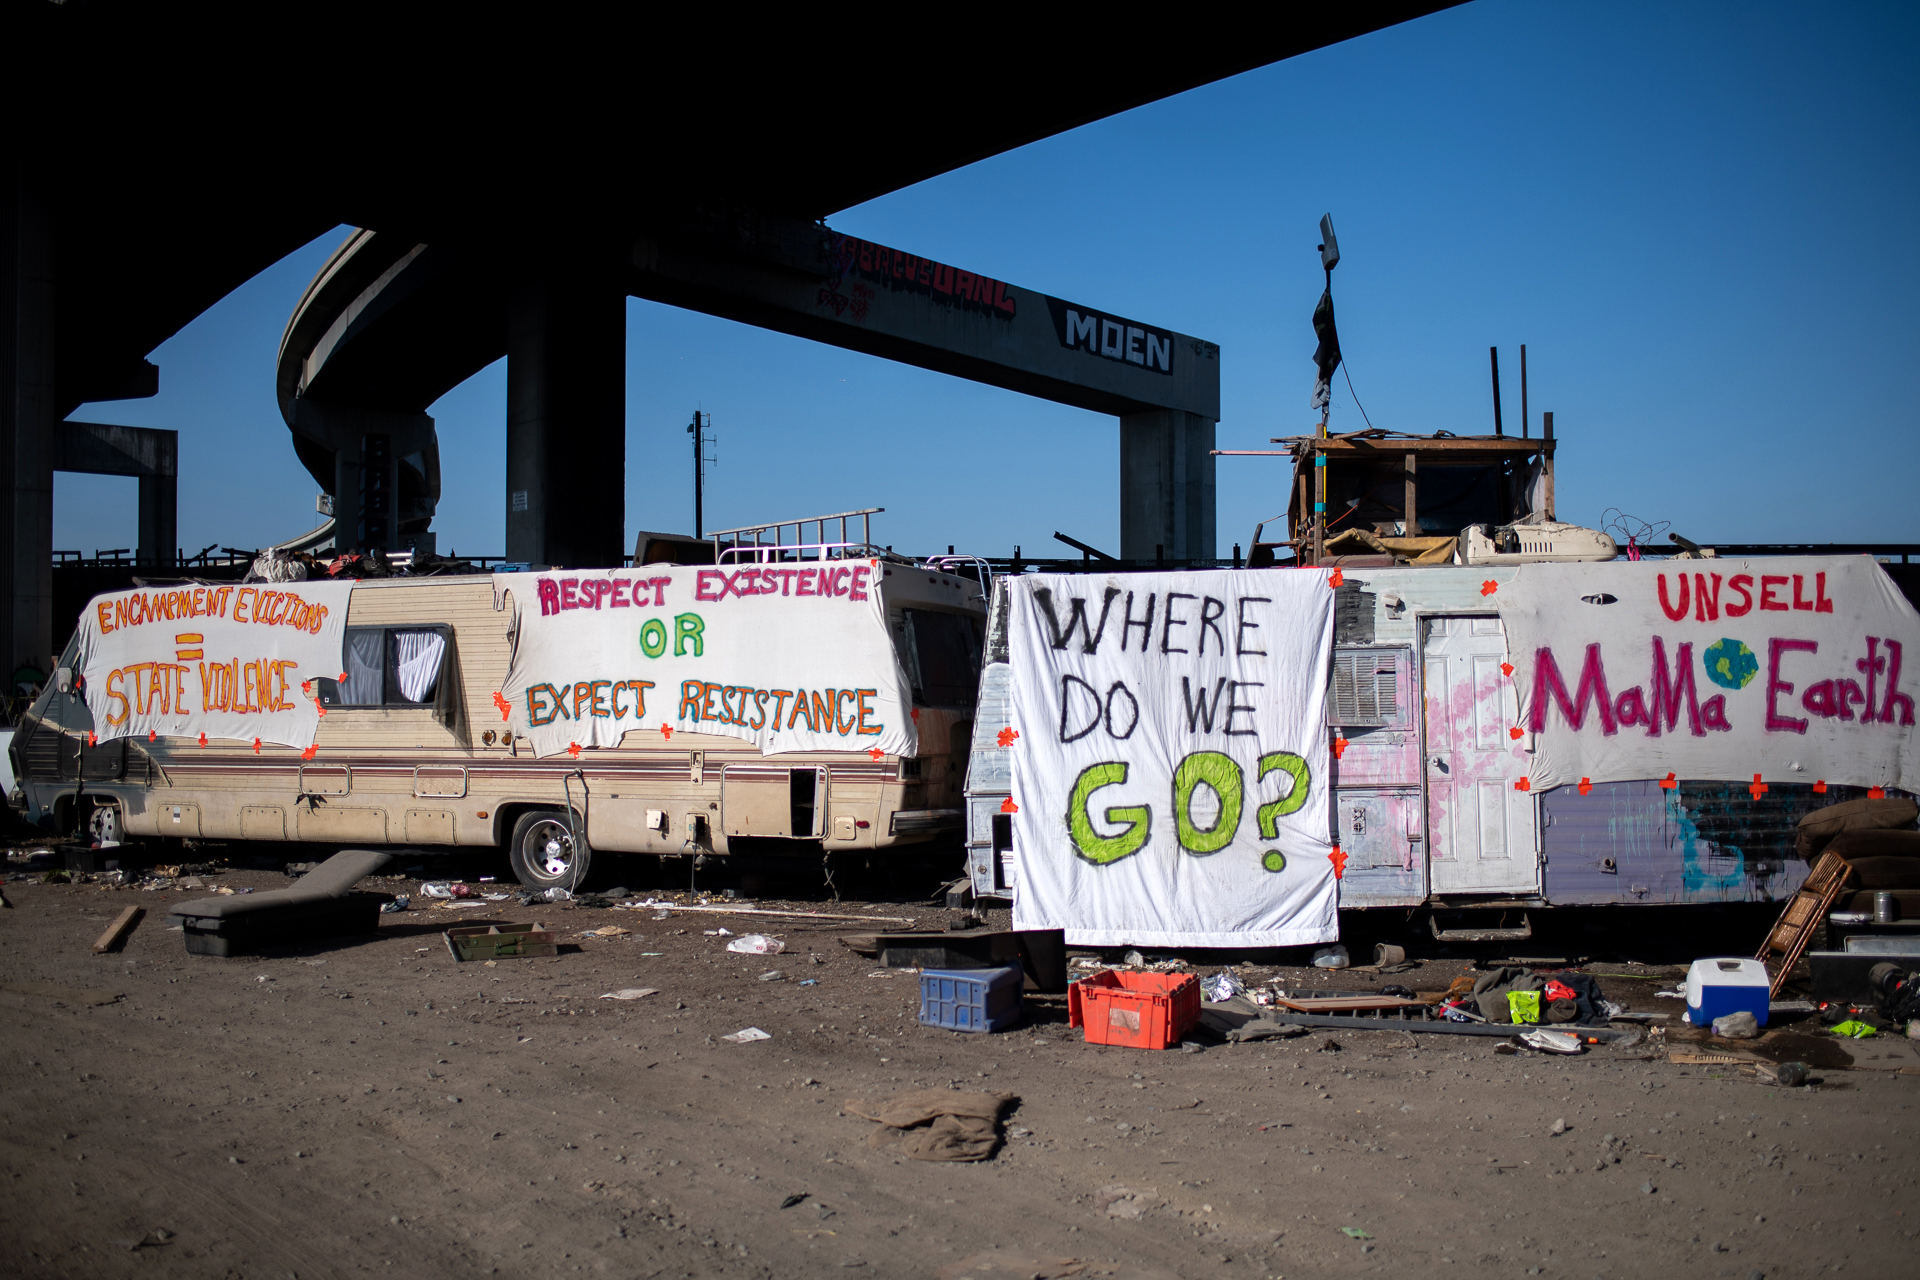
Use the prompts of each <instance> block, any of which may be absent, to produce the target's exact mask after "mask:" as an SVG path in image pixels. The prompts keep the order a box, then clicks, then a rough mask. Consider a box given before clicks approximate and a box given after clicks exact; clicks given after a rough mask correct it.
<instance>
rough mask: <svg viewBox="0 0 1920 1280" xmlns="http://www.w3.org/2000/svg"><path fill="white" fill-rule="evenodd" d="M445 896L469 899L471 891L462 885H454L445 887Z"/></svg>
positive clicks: (471, 894)
mask: <svg viewBox="0 0 1920 1280" xmlns="http://www.w3.org/2000/svg"><path fill="white" fill-rule="evenodd" d="M447 896H448V897H452V898H471V897H472V896H473V890H472V889H470V888H468V887H467V886H466V885H464V884H460V883H457V882H456V883H454V884H450V885H448V886H447Z"/></svg>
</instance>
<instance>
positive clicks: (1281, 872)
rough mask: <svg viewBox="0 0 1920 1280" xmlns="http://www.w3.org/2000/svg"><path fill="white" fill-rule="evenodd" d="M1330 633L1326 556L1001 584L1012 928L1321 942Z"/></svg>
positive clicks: (1328, 923)
mask: <svg viewBox="0 0 1920 1280" xmlns="http://www.w3.org/2000/svg"><path fill="white" fill-rule="evenodd" d="M1332 644H1333V591H1332V589H1331V588H1330V587H1329V585H1328V574H1327V573H1326V572H1324V571H1317V570H1316V571H1307V570H1294V569H1287V570H1256V571H1240V572H1206V573H1140V574H1126V575H1124V576H1115V577H1110V578H1103V577H1097V576H1095V575H1092V574H1087V575H1065V574H1039V575H1029V576H1025V577H1020V578H1016V579H1014V582H1013V598H1012V605H1011V614H1010V631H1009V658H1010V661H1011V665H1012V668H1013V709H1014V711H1013V714H1014V723H1013V724H1011V725H1009V726H1006V733H1005V734H1004V735H1003V736H1004V738H1005V740H1006V741H1007V742H1009V743H1010V744H1011V746H1012V751H1011V755H1012V759H1013V798H1012V801H1011V802H1010V803H1011V804H1012V805H1013V806H1014V807H1015V809H1016V812H1015V813H1014V815H1013V830H1014V848H1015V850H1016V851H1017V853H1018V856H1019V874H1020V882H1019V887H1018V891H1017V893H1016V895H1015V898H1014V927H1015V928H1017V929H1065V930H1066V931H1067V941H1068V942H1070V943H1079V944H1084V945H1091V946H1112V945H1121V944H1138V945H1149V946H1200V947H1216V946H1293V945H1300V944H1306V943H1315V942H1327V941H1331V940H1333V939H1334V938H1336V937H1338V936H1339V927H1338V923H1337V920H1336V917H1335V907H1336V885H1335V868H1334V866H1333V863H1332V861H1331V857H1330V855H1331V853H1332V845H1331V842H1330V840H1329V837H1328V825H1327V824H1328V808H1327V803H1328V802H1327V796H1328V784H1329V779H1328V777H1327V762H1328V753H1327V729H1326V725H1325V720H1326V716H1325V705H1326V687H1327V670H1328V664H1329V661H1330V656H1331V652H1332ZM1016 735H1017V736H1016Z"/></svg>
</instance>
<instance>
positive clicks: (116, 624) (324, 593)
mask: <svg viewBox="0 0 1920 1280" xmlns="http://www.w3.org/2000/svg"><path fill="white" fill-rule="evenodd" d="M352 591H353V584H352V583H349V582H292V583H230V584H225V585H216V586H190V587H166V588H140V589H137V590H132V591H116V592H112V593H110V594H108V595H103V596H96V597H94V599H93V600H92V601H91V602H89V603H88V605H87V607H86V609H85V610H84V611H83V612H82V613H81V615H80V625H79V629H78V631H77V633H76V639H77V642H78V654H79V656H78V659H77V666H78V674H79V675H80V676H82V677H84V679H85V695H86V700H87V708H88V710H89V711H90V712H91V713H92V716H93V732H94V734H95V735H96V737H97V738H98V739H99V740H101V741H106V740H108V739H112V738H128V737H140V738H144V737H146V736H147V735H148V734H152V735H154V736H155V737H156V738H174V739H188V740H192V741H197V740H198V739H199V737H200V735H201V734H205V735H206V737H207V740H208V743H209V745H211V744H212V743H213V742H214V741H215V740H220V739H224V740H228V741H236V740H237V741H239V742H242V743H246V744H249V745H251V744H252V742H253V741H254V739H256V738H257V739H259V740H260V742H262V743H263V744H264V743H273V744H276V745H280V746H289V747H308V746H311V745H312V744H313V738H314V733H315V732H316V731H317V729H318V728H319V724H320V714H319V707H318V704H317V703H316V702H315V701H314V696H313V689H312V686H311V683H310V682H311V681H313V680H315V679H317V678H320V677H325V678H328V679H338V678H340V676H341V674H342V672H343V671H345V670H346V666H345V665H344V663H345V659H344V655H343V653H342V645H341V642H342V638H343V636H344V634H345V631H346V622H347V603H348V600H349V598H350V597H351V593H352Z"/></svg>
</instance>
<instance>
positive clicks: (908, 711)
mask: <svg viewBox="0 0 1920 1280" xmlns="http://www.w3.org/2000/svg"><path fill="white" fill-rule="evenodd" d="M885 572H886V567H885V566H884V565H882V564H880V563H879V562H878V561H873V560H832V561H826V562H824V563H814V564H800V565H795V564H784V565H732V564H730V565H723V566H720V567H717V568H702V567H697V566H694V567H687V566H668V565H647V566H643V567H641V568H637V569H618V570H615V569H607V570H597V571H591V570H588V571H573V572H553V573H513V574H498V575H495V577H494V580H493V584H494V593H495V597H496V598H499V597H500V594H501V593H502V592H511V593H512V597H513V607H514V611H515V618H514V628H515V630H514V642H513V659H512V663H511V666H510V669H509V672H508V675H507V680H506V686H505V688H504V689H502V690H501V696H502V701H503V702H504V703H506V708H505V714H506V716H507V718H508V720H509V722H510V723H511V724H512V725H513V727H514V730H515V731H516V732H518V733H521V734H524V735H525V736H526V737H527V738H529V739H531V740H532V742H533V748H534V751H535V753H536V754H538V755H543V756H546V755H554V754H556V753H559V752H563V751H567V750H569V749H570V748H572V747H581V748H585V747H611V746H616V745H618V744H619V742H620V739H621V738H622V737H623V736H624V735H626V734H628V733H631V732H632V731H634V730H636V729H644V730H648V731H650V732H659V733H661V734H662V736H663V737H671V735H672V733H673V732H674V731H675V730H679V729H687V730H692V731H695V732H698V733H718V734H726V735H728V736H730V737H735V738H744V739H745V740H747V741H748V742H751V743H753V744H755V745H756V746H758V747H759V748H760V750H761V751H762V752H764V753H766V754H769V755H772V754H775V753H778V752H783V751H819V750H827V751H871V750H874V749H878V750H880V751H882V752H886V753H889V754H899V755H912V754H914V752H915V750H916V749H917V744H918V737H917V735H916V733H915V731H914V723H913V717H912V700H911V699H912V693H911V690H910V688H909V686H908V684H907V677H906V673H905V672H904V671H903V670H902V669H901V667H900V663H899V659H898V658H897V657H896V656H895V653H894V648H893V640H892V637H891V636H890V634H889V633H888V630H887V615H886V606H885V604H884V603H883V602H882V600H881V597H880V592H879V583H880V580H881V577H882V576H883V575H884V574H885Z"/></svg>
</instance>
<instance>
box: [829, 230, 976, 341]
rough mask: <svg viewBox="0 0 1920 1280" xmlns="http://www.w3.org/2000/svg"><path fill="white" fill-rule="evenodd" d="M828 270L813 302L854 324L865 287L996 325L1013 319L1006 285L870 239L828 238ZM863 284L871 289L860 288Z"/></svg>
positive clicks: (863, 314)
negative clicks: (972, 314) (927, 302)
mask: <svg viewBox="0 0 1920 1280" xmlns="http://www.w3.org/2000/svg"><path fill="white" fill-rule="evenodd" d="M827 265H828V270H829V271H831V272H832V274H831V275H830V276H829V277H828V279H827V282H826V283H825V284H823V285H821V286H820V292H819V294H818V296H817V297H816V298H815V302H817V303H818V304H819V305H820V306H823V307H827V308H830V309H831V310H832V311H833V314H834V316H835V317H836V318H838V317H840V316H843V315H844V316H847V317H848V318H850V319H852V320H853V321H854V322H855V323H860V322H863V321H865V320H866V318H867V312H868V310H869V308H871V306H872V305H873V298H874V290H873V288H872V287H870V285H878V286H880V287H881V288H884V289H890V290H892V291H894V292H896V293H918V294H921V295H922V296H924V297H927V298H931V299H932V300H933V301H935V302H938V303H942V304H944V305H946V306H949V307H955V308H958V309H960V310H963V311H973V312H977V313H979V314H981V315H985V316H990V317H993V318H994V319H998V320H1012V319H1013V316H1014V299H1013V290H1012V289H1010V288H1009V287H1008V286H1007V282H1006V281H1004V280H995V279H994V278H993V277H991V276H985V275H981V274H979V273H978V272H974V271H962V270H961V269H960V268H958V267H955V266H950V265H948V264H947V263H944V262H935V261H934V260H933V259H932V258H921V257H916V256H915V255H913V254H911V253H906V252H904V251H902V250H900V249H890V248H888V247H887V246H886V245H883V244H875V243H873V242H872V241H871V240H861V239H858V238H857V237H854V236H843V235H834V236H831V237H830V238H829V239H828V242H827ZM850 281H851V283H850ZM863 281H864V282H870V284H869V283H860V282H863Z"/></svg>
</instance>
